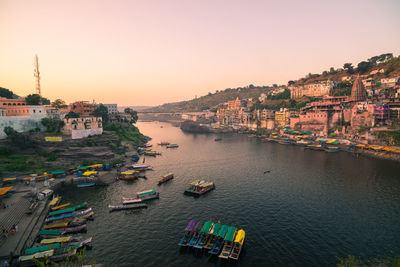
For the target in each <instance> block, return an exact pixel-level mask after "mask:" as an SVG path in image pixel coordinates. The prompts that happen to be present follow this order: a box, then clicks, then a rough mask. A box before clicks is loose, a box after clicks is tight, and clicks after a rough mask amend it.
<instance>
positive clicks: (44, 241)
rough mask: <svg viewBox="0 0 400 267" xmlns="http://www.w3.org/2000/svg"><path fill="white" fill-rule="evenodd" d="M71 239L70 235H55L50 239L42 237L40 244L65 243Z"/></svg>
mask: <svg viewBox="0 0 400 267" xmlns="http://www.w3.org/2000/svg"><path fill="white" fill-rule="evenodd" d="M70 240H71V236H63V237H56V238H50V239H42V240H41V241H40V244H52V243H66V242H69V241H70Z"/></svg>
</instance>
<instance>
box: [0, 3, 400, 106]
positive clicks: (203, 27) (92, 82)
mask: <svg viewBox="0 0 400 267" xmlns="http://www.w3.org/2000/svg"><path fill="white" fill-rule="evenodd" d="M399 14H400V1H398V0H391V1H390V0H376V1H370V0H353V1H347V0H337V1H328V0H303V1H297V0H293V1H288V0H280V1H276V0H275V1H268V0H264V1H258V0H247V1H245V0H242V1H236V0H201V1H198V0H196V1H191V0H186V1H185V0H181V1H177V0H159V1H153V0H144V1H135V0H130V1H128V0H127V1H123V0H109V1H106V0H104V1H102V0H93V1H92V0H84V1H82V0H68V1H61V0H60V1H54V0H48V1H44V0H35V1H32V0H26V1H21V0H0V87H5V88H8V89H10V90H12V91H14V93H16V94H18V95H21V96H25V95H28V94H31V93H35V78H34V76H33V69H34V66H33V64H34V56H35V54H38V56H39V64H40V72H41V88H42V95H43V96H44V97H47V98H49V99H51V100H55V99H57V98H61V99H63V100H65V101H66V102H67V103H70V102H73V101H78V100H88V101H92V100H96V102H98V103H117V104H119V105H123V106H128V105H136V106H138V105H141V106H142V105H146V106H149V105H151V106H152V105H159V104H163V103H167V102H176V101H181V100H189V99H192V98H194V97H195V96H201V95H205V94H207V93H208V92H215V91H216V90H224V89H226V88H235V87H243V86H247V85H249V84H254V85H272V84H274V83H276V84H286V83H287V81H289V80H295V79H298V78H301V77H304V76H305V75H307V74H308V73H310V72H311V73H321V72H322V71H324V70H329V68H330V67H335V68H340V67H342V66H343V63H346V62H351V63H353V64H354V65H356V64H358V63H359V62H360V61H362V60H366V59H368V58H370V57H372V56H375V55H380V54H383V53H393V54H394V55H395V56H397V55H399V54H400V30H399V29H400V16H399Z"/></svg>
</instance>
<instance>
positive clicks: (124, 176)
mask: <svg viewBox="0 0 400 267" xmlns="http://www.w3.org/2000/svg"><path fill="white" fill-rule="evenodd" d="M118 177H119V179H120V180H127V181H132V180H135V179H138V178H139V173H137V172H136V171H130V172H121V173H120V174H119V176H118Z"/></svg>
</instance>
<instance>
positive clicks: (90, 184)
mask: <svg viewBox="0 0 400 267" xmlns="http://www.w3.org/2000/svg"><path fill="white" fill-rule="evenodd" d="M94 185H95V183H93V182H88V183H82V184H78V185H77V187H79V188H82V187H90V186H94Z"/></svg>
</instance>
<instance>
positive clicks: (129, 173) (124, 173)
mask: <svg viewBox="0 0 400 267" xmlns="http://www.w3.org/2000/svg"><path fill="white" fill-rule="evenodd" d="M134 173H135V171H130V172H121V174H122V175H131V174H134Z"/></svg>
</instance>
